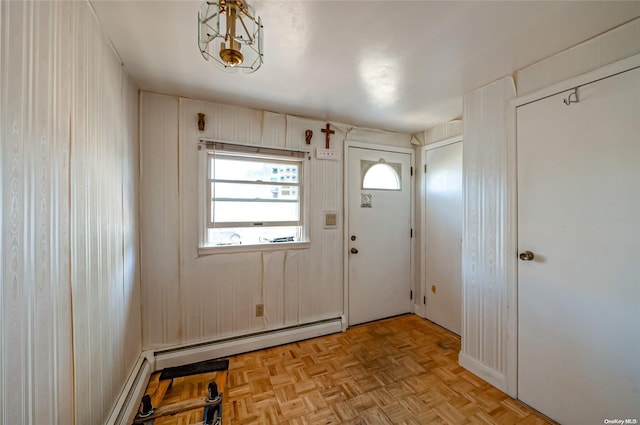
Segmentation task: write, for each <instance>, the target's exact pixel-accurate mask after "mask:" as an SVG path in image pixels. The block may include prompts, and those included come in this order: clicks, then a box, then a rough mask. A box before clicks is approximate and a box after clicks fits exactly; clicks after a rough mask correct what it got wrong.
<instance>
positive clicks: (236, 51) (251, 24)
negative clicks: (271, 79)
mask: <svg viewBox="0 0 640 425" xmlns="http://www.w3.org/2000/svg"><path fill="white" fill-rule="evenodd" d="M198 27H199V28H198V45H199V47H200V53H202V56H203V57H204V58H205V59H206V60H212V61H213V63H214V65H216V66H217V67H218V68H220V69H222V70H224V71H227V72H237V71H238V70H239V69H242V71H243V72H245V73H247V74H250V73H252V72H255V71H257V70H258V68H260V65H262V20H261V19H260V17H259V16H258V17H255V13H254V10H253V8H252V7H251V6H249V4H248V3H247V2H246V1H245V0H217V1H205V2H204V3H203V4H202V7H201V8H200V12H198Z"/></svg>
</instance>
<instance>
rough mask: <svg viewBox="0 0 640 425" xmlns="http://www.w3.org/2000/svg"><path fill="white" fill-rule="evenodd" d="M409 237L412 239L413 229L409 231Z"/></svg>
mask: <svg viewBox="0 0 640 425" xmlns="http://www.w3.org/2000/svg"><path fill="white" fill-rule="evenodd" d="M409 237H410V238H412V237H413V229H411V231H409Z"/></svg>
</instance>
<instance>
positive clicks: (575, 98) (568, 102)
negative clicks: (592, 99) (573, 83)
mask: <svg viewBox="0 0 640 425" xmlns="http://www.w3.org/2000/svg"><path fill="white" fill-rule="evenodd" d="M572 96H573V99H572V98H571V97H572ZM562 101H563V102H564V104H565V105H567V106H568V105H571V104H572V103H578V102H579V101H580V99H578V88H577V87H576V88H574V89H573V91H572V92H571V93H569V96H568V97H566V98H565V99H562Z"/></svg>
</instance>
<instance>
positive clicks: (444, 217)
mask: <svg viewBox="0 0 640 425" xmlns="http://www.w3.org/2000/svg"><path fill="white" fill-rule="evenodd" d="M425 162H426V164H427V172H426V173H425V185H424V187H425V193H424V196H425V222H424V229H425V231H424V239H425V251H426V252H425V264H424V267H425V283H426V288H425V294H426V304H427V311H426V316H427V319H429V320H431V321H433V322H435V323H437V324H439V325H440V326H442V327H444V328H447V329H449V330H450V331H452V332H454V333H456V334H458V335H460V327H461V324H460V322H461V320H462V307H461V306H462V263H461V261H462V259H461V254H462V251H461V250H462V142H456V143H452V144H449V145H446V146H441V147H438V148H435V149H429V150H427V154H426V161H425Z"/></svg>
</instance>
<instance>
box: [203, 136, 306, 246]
mask: <svg viewBox="0 0 640 425" xmlns="http://www.w3.org/2000/svg"><path fill="white" fill-rule="evenodd" d="M212 150H220V151H223V152H224V154H225V155H228V156H233V155H237V156H238V157H240V158H242V157H245V158H247V157H251V156H253V157H254V158H256V159H258V160H259V158H261V157H262V158H263V159H265V160H268V161H274V162H282V163H284V164H286V163H289V162H292V161H295V162H297V163H299V164H300V169H299V176H298V183H297V184H291V183H283V184H280V183H279V184H278V185H279V186H282V185H290V186H295V187H298V191H299V201H298V202H299V203H300V214H299V220H298V221H287V222H283V221H279V222H262V223H261V224H260V223H258V222H256V223H254V224H255V226H254V227H280V226H283V227H284V226H300V228H301V232H300V237H301V240H299V241H296V242H278V243H260V244H247V245H231V246H225V245H222V246H213V245H207V232H208V230H209V229H210V228H217V229H220V228H231V227H246V228H250V227H252V226H246V224H247V223H246V222H237V223H224V224H220V223H217V224H215V225H214V223H211V217H212V216H211V214H210V212H211V211H210V208H211V206H210V204H211V202H210V201H209V202H207V200H208V199H211V184H210V182H211V180H210V170H209V155H210V152H211V151H212ZM198 151H199V152H198V210H199V220H198V222H199V228H200V231H199V241H198V255H199V256H200V255H209V254H214V253H223V252H224V253H231V252H251V251H272V250H282V249H306V248H310V246H311V244H310V239H309V211H308V208H307V206H308V205H310V204H309V181H308V179H309V176H310V175H311V171H310V167H311V163H312V162H311V161H310V160H311V156H310V152H309V151H306V150H302V149H291V148H275V147H265V146H261V145H252V144H241V143H233V142H222V141H218V140H214V139H206V138H201V139H199V141H198ZM288 157H291V160H290V161H287V159H286V158H288ZM283 158H285V159H283ZM234 182H235V181H234ZM247 183H248V184H256V182H250V181H248V182H247ZM270 183H271V182H265V184H270ZM210 224H211V227H210ZM232 225H234V226H232Z"/></svg>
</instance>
